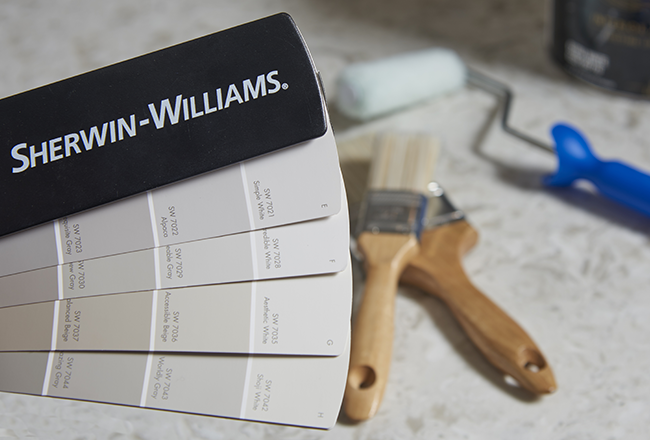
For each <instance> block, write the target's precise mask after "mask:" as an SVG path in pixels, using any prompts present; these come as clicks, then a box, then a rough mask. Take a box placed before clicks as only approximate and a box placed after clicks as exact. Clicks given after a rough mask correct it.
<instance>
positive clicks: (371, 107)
mask: <svg viewBox="0 0 650 440" xmlns="http://www.w3.org/2000/svg"><path fill="white" fill-rule="evenodd" d="M465 84H471V85H473V86H475V87H477V88H480V89H482V90H485V91H486V92H489V93H491V94H494V95H496V96H498V97H500V98H501V105H502V114H501V127H502V128H503V130H504V131H506V132H507V133H509V134H511V135H513V136H516V137H518V138H519V139H522V140H524V141H526V142H527V143H529V144H531V145H534V146H536V147H538V148H541V149H543V150H545V151H547V152H550V153H553V154H555V155H556V157H557V158H558V168H557V170H556V172H555V173H553V174H550V175H548V176H545V177H544V179H543V183H544V184H545V185H547V186H551V187H566V186H570V185H571V184H572V183H573V182H575V181H576V180H578V179H585V180H588V181H590V182H591V183H592V184H593V185H594V186H595V187H596V188H597V189H598V191H599V192H600V193H601V194H602V195H604V196H606V197H608V198H610V199H612V200H615V201H617V202H619V203H621V204H623V205H625V206H627V207H629V208H632V209H634V210H636V211H638V212H641V213H643V214H645V215H647V216H650V175H648V174H646V173H644V172H643V171H641V170H639V169H636V168H634V167H632V166H630V165H628V164H626V163H623V162H619V161H615V160H601V159H600V158H599V157H597V156H596V155H595V154H594V153H593V152H592V150H591V147H590V145H589V143H588V142H587V140H586V137H585V136H584V134H582V133H581V132H580V131H579V130H578V129H576V128H574V127H572V126H570V125H568V124H565V123H558V124H556V125H554V126H553V128H552V129H551V134H552V137H553V139H554V141H555V145H554V146H551V145H548V144H546V143H544V142H542V141H539V140H537V139H535V138H532V137H530V136H528V135H526V134H525V133H522V132H520V131H518V130H515V129H513V128H512V127H511V126H510V125H509V124H508V116H509V112H510V104H511V102H512V99H513V94H512V92H511V90H510V88H509V87H508V86H507V85H505V84H503V83H501V82H499V81H496V80H494V79H492V78H490V77H488V76H485V75H483V74H482V73H480V72H478V71H476V70H474V69H471V68H469V67H467V66H466V65H465V64H464V63H463V61H462V60H461V58H460V57H459V56H458V55H457V54H456V53H455V52H454V51H452V50H449V49H443V48H433V49H427V50H422V51H418V52H411V53H405V54H400V55H397V56H393V57H390V58H384V59H380V60H376V61H369V62H363V63H356V64H352V65H350V66H348V67H347V68H346V69H344V70H343V72H342V73H341V75H340V76H339V78H338V81H337V95H336V105H337V107H338V109H339V111H340V112H341V113H342V114H343V115H345V116H347V117H349V118H350V119H354V120H358V121H366V120H370V119H373V118H376V117H379V116H383V115H386V114H389V113H392V112H395V111H398V110H400V109H404V108H406V107H409V106H412V105H414V104H416V103H419V102H423V101H426V100H429V99H431V98H435V97H437V96H440V95H443V94H446V93H451V92H453V91H455V90H458V89H460V88H461V87H463V86H464V85H465Z"/></svg>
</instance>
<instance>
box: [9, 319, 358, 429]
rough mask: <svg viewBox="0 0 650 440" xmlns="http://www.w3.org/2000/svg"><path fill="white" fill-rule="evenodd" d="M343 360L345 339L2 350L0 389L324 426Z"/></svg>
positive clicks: (338, 397)
mask: <svg viewBox="0 0 650 440" xmlns="http://www.w3.org/2000/svg"><path fill="white" fill-rule="evenodd" d="M348 328H349V327H348ZM348 361H349V343H348V344H347V346H346V349H345V350H344V353H343V354H342V355H341V356H255V355H252V356H248V355H210V354H204V355H191V354H169V353H160V354H146V353H99V352H94V353H87V352H22V353H18V352H14V353H0V390H2V391H5V392H12V393H22V394H34V395H43V396H51V397H60V398H66V399H77V400H89V401H94V402H106V403H115V404H120V405H129V406H139V407H144V408H154V409H161V410H171V411H180V412H188V413H195V414H204V415H213V416H220V417H229V418H236V419H244V420H253V421H260V422H270V423H282V424H288V425H297V426H307V427H313V428H323V429H327V428H330V427H332V426H333V425H334V423H335V422H336V419H337V416H338V413H339V409H340V405H341V401H342V399H343V391H344V389H345V383H346V377H347V367H348Z"/></svg>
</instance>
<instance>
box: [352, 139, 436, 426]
mask: <svg viewBox="0 0 650 440" xmlns="http://www.w3.org/2000/svg"><path fill="white" fill-rule="evenodd" d="M438 151H439V146H438V143H437V141H435V140H433V139H432V138H431V137H429V136H421V135H411V134H409V135H401V134H396V133H391V134H387V135H384V136H381V137H379V138H378V142H377V143H376V144H375V147H374V150H373V158H372V162H371V169H370V175H369V179H368V191H367V193H366V196H365V201H364V204H363V205H362V207H361V211H360V216H359V231H360V232H359V233H358V238H357V250H358V251H359V253H360V254H361V255H362V257H363V259H364V265H365V270H366V283H365V289H364V293H363V297H362V300H361V304H360V306H359V308H358V311H357V314H356V318H355V322H354V325H353V327H352V346H351V357H350V370H349V373H348V382H347V386H346V391H345V400H344V409H345V413H346V414H347V415H348V417H350V418H351V419H353V420H365V419H368V418H370V417H372V416H373V415H374V414H375V413H376V412H377V409H378V408H379V405H380V403H381V400H382V397H383V394H384V390H385V387H386V382H387V380H388V373H389V369H390V361H391V354H392V344H393V328H394V306H395V295H396V292H397V285H398V282H399V278H400V276H401V274H402V271H403V270H404V268H405V267H406V266H407V265H408V264H409V262H410V261H411V259H413V258H414V257H415V256H416V255H417V254H418V252H419V244H418V239H419V234H420V231H421V228H422V219H423V216H424V213H425V211H426V201H427V198H426V196H425V195H424V194H425V191H426V187H427V184H428V183H429V182H430V180H431V175H432V173H433V170H434V166H435V163H436V159H437V154H438Z"/></svg>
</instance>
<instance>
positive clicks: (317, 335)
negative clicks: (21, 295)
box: [0, 264, 352, 356]
mask: <svg viewBox="0 0 650 440" xmlns="http://www.w3.org/2000/svg"><path fill="white" fill-rule="evenodd" d="M351 307H352V268H351V265H350V264H348V266H347V267H346V268H345V269H344V270H343V271H341V272H339V273H336V274H328V275H315V276H307V277H298V278H284V279H276V280H267V281H255V282H247V283H236V284H219V285H210V286H200V287H185V288H179V289H169V290H161V291H149V292H138V293H128V294H118V295H106V296H94V297H88V298H79V299H68V300H63V301H53V302H43V303H38V304H30V305H25V306H16V307H8V308H2V309H0V351H50V350H52V351H55V350H62V351H73V350H74V351H79V350H89V351H92V350H108V351H145V352H146V351H163V352H212V353H251V354H280V355H320V356H337V355H340V354H342V352H343V350H344V348H345V345H346V340H347V337H348V326H349V323H350V312H351Z"/></svg>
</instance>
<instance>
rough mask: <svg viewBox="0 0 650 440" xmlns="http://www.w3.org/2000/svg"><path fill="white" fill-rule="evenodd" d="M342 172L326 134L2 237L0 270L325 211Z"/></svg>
mask: <svg viewBox="0 0 650 440" xmlns="http://www.w3.org/2000/svg"><path fill="white" fill-rule="evenodd" d="M340 184H341V177H340V172H339V167H338V155H337V151H336V144H335V141H334V135H333V134H332V130H331V128H329V129H328V131H327V133H326V134H325V135H324V136H321V137H319V138H316V139H313V140H310V141H306V142H304V143H301V144H298V145H295V146H292V147H289V148H286V149H283V150H281V151H277V152H275V153H273V154H268V155H265V156H262V157H258V158H254V159H249V160H247V161H244V162H241V163H240V164H237V165H232V166H229V167H226V168H222V169H219V170H216V171H212V172H210V173H206V174H203V175H201V176H197V177H193V178H191V179H187V180H184V181H182V182H178V183H175V184H173V185H168V186H165V187H163V188H158V189H155V190H152V191H149V192H148V193H146V194H142V195H138V196H133V197H130V198H127V199H123V200H120V201H118V202H114V203H111V204H108V205H104V206H101V207H97V208H94V209H91V210H88V211H85V212H83V213H80V214H74V215H71V216H68V217H66V218H63V219H60V220H55V221H54V222H53V224H52V223H47V224H44V225H41V226H37V227H35V228H32V229H28V230H25V231H21V232H17V233H15V234H11V235H7V236H4V237H1V238H0V262H1V264H0V276H5V275H10V274H15V273H20V272H26V271H30V270H34V269H40V268H44V267H50V266H56V265H57V264H66V263H71V262H76V261H81V260H87V259H91V258H98V257H104V256H110V255H115V254H120V253H125V252H133V251H138V250H143V249H151V248H154V247H158V246H166V245H175V244H178V243H182V242H187V241H193V240H201V239H206V238H212V237H219V236H223V235H229V234H235V233H240V232H246V231H252V230H257V229H262V228H270V227H274V226H280V225H285V224H289V223H296V222H301V221H304V220H310V219H315V218H320V217H326V216H330V215H333V214H336V213H338V212H339V210H340V208H341V196H340Z"/></svg>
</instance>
